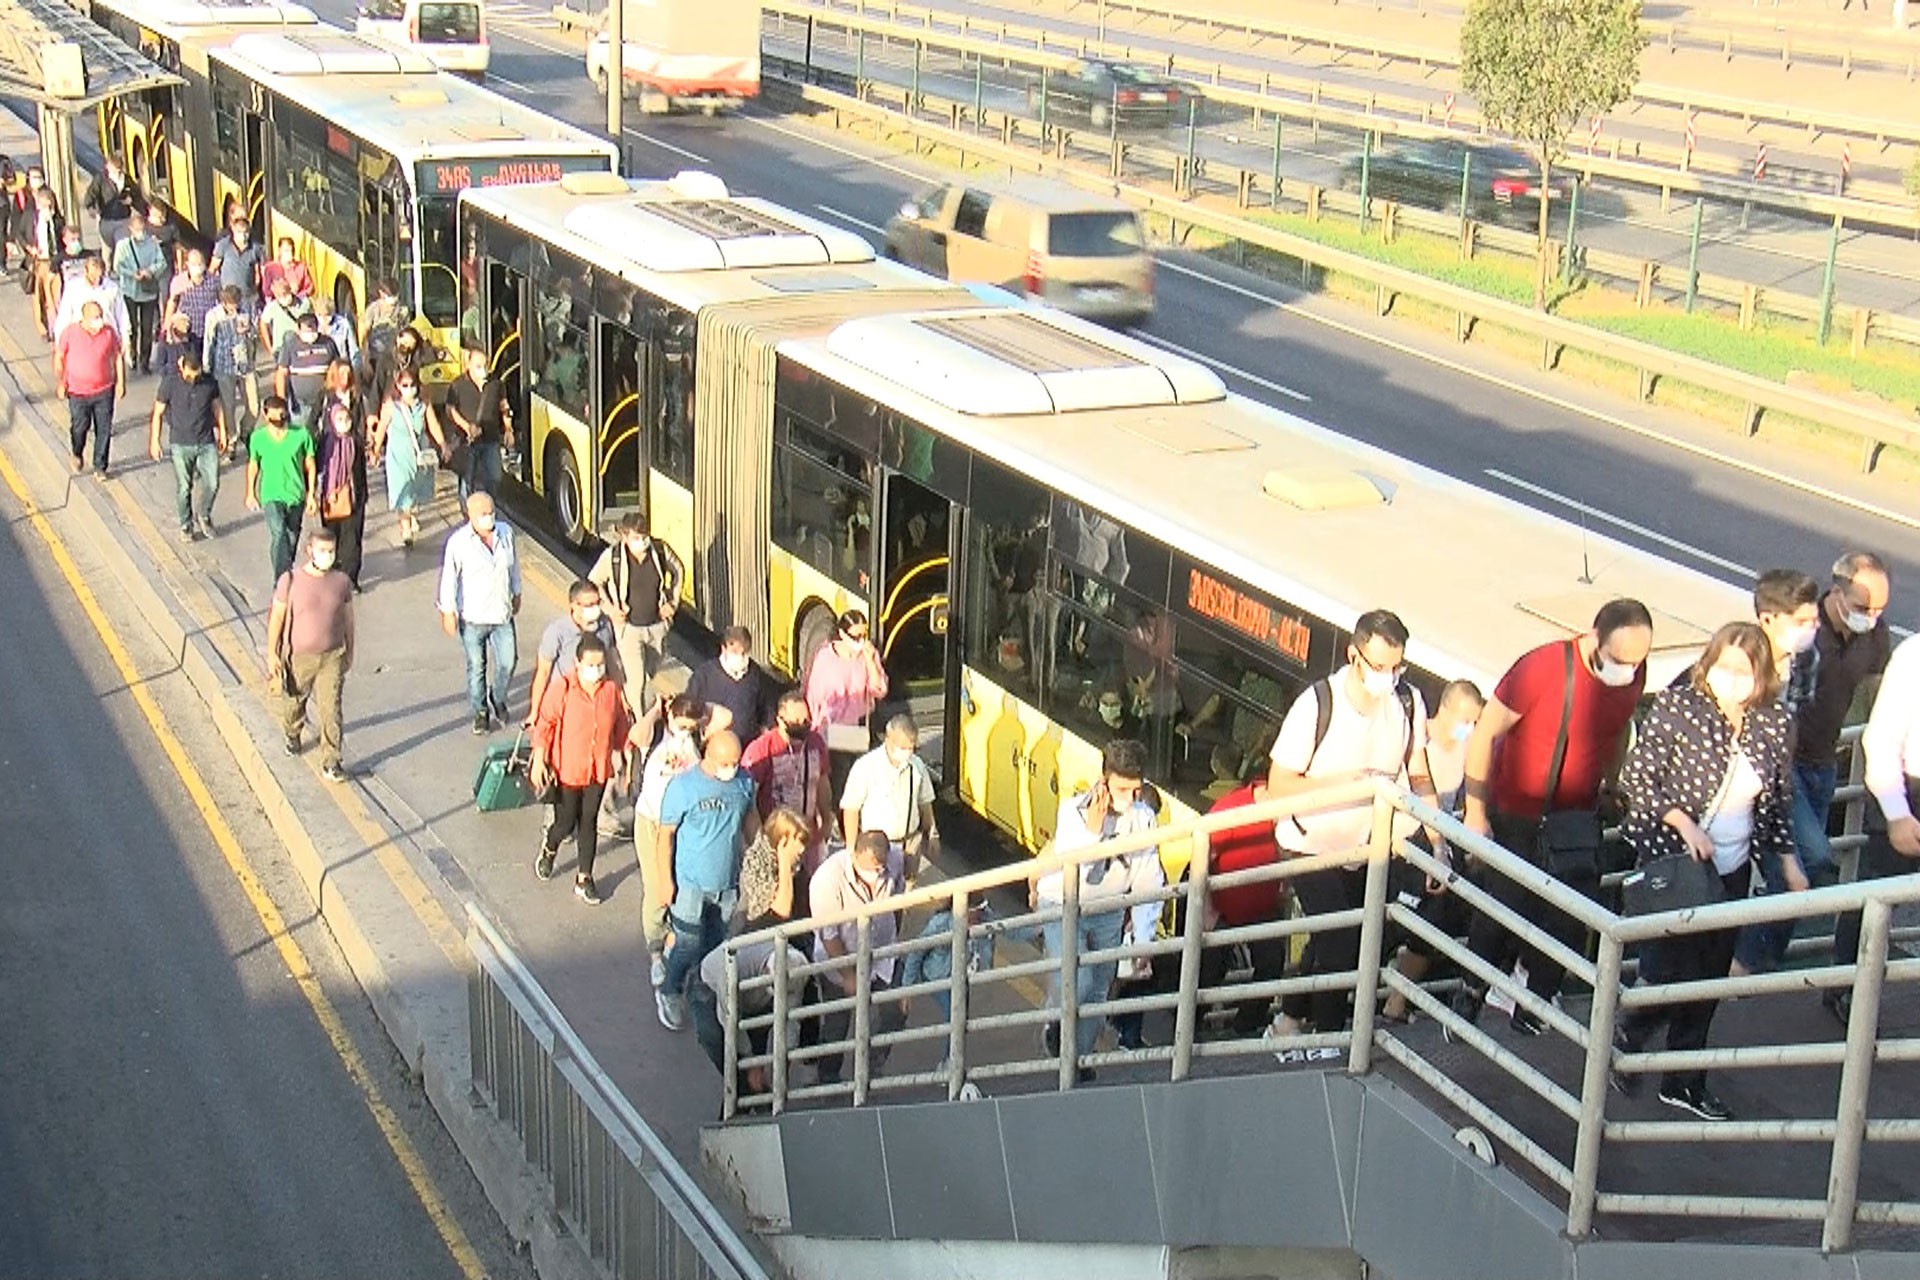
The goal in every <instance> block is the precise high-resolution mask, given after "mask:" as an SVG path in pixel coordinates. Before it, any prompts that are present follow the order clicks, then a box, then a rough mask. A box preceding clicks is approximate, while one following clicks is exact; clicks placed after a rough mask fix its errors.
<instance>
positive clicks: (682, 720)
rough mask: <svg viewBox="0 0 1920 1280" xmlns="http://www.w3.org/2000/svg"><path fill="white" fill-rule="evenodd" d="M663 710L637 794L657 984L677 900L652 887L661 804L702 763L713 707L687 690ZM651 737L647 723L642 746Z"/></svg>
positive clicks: (651, 973) (644, 911)
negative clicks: (703, 735) (670, 787)
mask: <svg viewBox="0 0 1920 1280" xmlns="http://www.w3.org/2000/svg"><path fill="white" fill-rule="evenodd" d="M662 710H663V713H664V715H663V719H664V724H663V725H662V727H661V731H660V741H659V742H658V743H657V744H656V745H655V746H654V747H653V749H652V750H651V751H648V752H647V753H646V763H645V766H644V768H643V769H642V771H641V777H640V785H639V786H638V787H636V788H635V789H634V796H633V852H634V860H635V862H636V863H637V864H638V865H639V868H640V886H641V890H642V896H641V906H640V925H641V934H642V935H643V937H644V938H645V940H646V944H647V956H648V961H649V963H648V967H647V977H648V980H649V981H650V982H652V984H653V985H654V986H655V987H659V986H660V985H662V984H663V983H665V982H666V980H667V961H666V954H667V904H668V903H669V902H671V901H672V899H673V895H672V894H671V893H670V892H668V891H667V890H665V889H656V888H651V887H649V886H651V885H653V883H654V876H655V875H656V874H657V873H656V871H655V868H654V853H655V849H656V846H657V845H658V843H659V835H660V806H661V803H662V802H663V801H665V800H666V798H667V784H668V783H670V782H672V781H673V780H674V779H675V778H677V777H679V776H680V775H681V774H683V773H685V772H686V771H687V770H689V769H691V768H693V767H694V766H695V765H697V764H699V763H700V754H701V747H700V727H701V723H702V722H703V721H704V720H705V719H706V716H707V709H706V708H705V707H704V706H702V705H701V704H700V703H698V702H696V701H694V700H693V699H692V698H689V697H687V696H686V695H685V694H678V695H675V696H674V697H673V698H671V699H669V700H668V701H667V703H666V705H665V707H664V708H662ZM649 737H650V733H649V727H648V726H645V725H643V726H642V727H641V729H640V730H638V731H637V736H636V738H635V743H636V745H638V746H641V747H643V748H644V747H645V745H646V743H647V741H648V739H649Z"/></svg>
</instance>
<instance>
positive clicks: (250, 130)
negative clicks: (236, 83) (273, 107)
mask: <svg viewBox="0 0 1920 1280" xmlns="http://www.w3.org/2000/svg"><path fill="white" fill-rule="evenodd" d="M253 92H254V102H253V104H252V105H251V106H250V107H249V108H248V110H247V125H246V130H245V132H244V134H243V135H242V142H243V144H244V146H245V148H246V151H245V154H244V155H243V156H242V157H241V159H242V161H243V162H244V163H245V165H246V175H245V180H246V188H245V191H246V194H245V195H243V196H242V197H241V200H242V202H243V203H244V204H245V206H246V213H247V221H248V222H250V223H252V224H253V239H254V243H256V244H264V245H269V246H270V245H271V244H272V243H273V241H272V240H271V239H270V237H271V236H272V234H273V232H272V228H270V227H268V226H267V173H268V166H269V165H270V164H272V162H273V157H272V156H271V155H269V154H268V152H269V150H270V147H271V144H272V139H273V127H272V126H271V125H270V124H268V123H267V117H266V112H265V104H264V103H263V102H262V101H260V86H258V85H254V86H253ZM227 221H228V219H226V218H224V217H223V218H222V219H221V222H222V225H223V226H224V225H225V223H226V222H227Z"/></svg>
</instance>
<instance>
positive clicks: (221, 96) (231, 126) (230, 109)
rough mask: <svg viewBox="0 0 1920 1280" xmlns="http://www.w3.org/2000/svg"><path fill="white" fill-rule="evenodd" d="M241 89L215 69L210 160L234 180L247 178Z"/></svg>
mask: <svg viewBox="0 0 1920 1280" xmlns="http://www.w3.org/2000/svg"><path fill="white" fill-rule="evenodd" d="M243 101H244V100H243V99H242V97H241V95H240V91H239V89H238V88H236V87H235V86H234V85H232V84H229V83H228V82H227V79H226V77H225V76H224V75H222V74H221V73H220V72H218V71H216V72H215V73H214V76H213V162H214V164H215V165H217V166H218V167H219V168H220V170H221V171H222V172H223V173H225V174H226V175H227V177H229V178H231V179H232V180H233V181H234V182H236V183H242V184H244V183H245V182H246V173H247V158H246V153H245V151H244V149H243V145H244V144H243V143H242V141H241V139H242V137H243V134H242V132H241V124H240V122H241V118H242V116H243V114H244V111H245V108H244V107H243V106H242V105H241V104H242V102H243Z"/></svg>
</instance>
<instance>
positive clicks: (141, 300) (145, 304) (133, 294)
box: [113, 213, 169, 373]
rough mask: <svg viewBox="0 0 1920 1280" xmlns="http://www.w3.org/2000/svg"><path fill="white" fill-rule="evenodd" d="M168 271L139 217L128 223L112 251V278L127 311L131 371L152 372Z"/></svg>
mask: <svg viewBox="0 0 1920 1280" xmlns="http://www.w3.org/2000/svg"><path fill="white" fill-rule="evenodd" d="M168 274H169V272H168V267H167V260H166V257H165V253H164V251H163V250H162V249H161V248H160V242H159V241H158V240H155V239H154V238H153V237H152V236H150V235H148V234H147V220H146V218H145V217H144V216H142V215H141V214H138V213H136V214H134V215H133V216H132V217H130V218H128V219H127V233H126V235H124V236H122V237H121V239H120V243H119V244H118V245H116V246H114V250H113V278H114V282H115V283H116V284H118V285H119V286H120V297H121V299H122V300H123V301H124V302H125V303H126V307H127V335H126V336H127V355H128V357H129V358H130V359H131V360H132V362H133V368H134V371H135V372H137V373H147V372H150V371H151V370H152V368H153V365H152V359H153V343H154V339H155V338H157V337H158V336H159V333H160V290H161V288H162V286H163V285H164V284H165V283H166V279H167V275H168Z"/></svg>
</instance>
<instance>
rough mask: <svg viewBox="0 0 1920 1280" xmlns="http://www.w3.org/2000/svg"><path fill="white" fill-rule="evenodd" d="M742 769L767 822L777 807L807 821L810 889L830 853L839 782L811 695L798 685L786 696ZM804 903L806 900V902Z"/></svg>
mask: <svg viewBox="0 0 1920 1280" xmlns="http://www.w3.org/2000/svg"><path fill="white" fill-rule="evenodd" d="M740 766H741V768H743V769H745V770H746V771H747V776H748V777H750V778H752V779H753V785H754V798H755V802H756V803H757V804H758V805H759V806H760V817H761V819H762V820H765V819H768V818H771V817H772V816H773V811H774V810H775V809H777V808H778V809H787V810H789V811H791V812H793V813H797V814H799V815H800V817H801V818H803V819H804V820H805V821H806V824H807V846H806V865H805V867H804V869H803V870H804V877H805V878H803V879H802V880H801V882H800V883H801V884H802V886H803V887H804V886H805V884H806V882H807V880H810V879H811V878H812V876H813V873H814V872H816V871H818V870H819V869H820V863H821V861H822V860H823V859H824V858H825V856H826V847H827V836H828V835H829V834H831V832H832V830H833V783H832V781H831V779H829V778H828V776H827V766H828V762H827V740H826V739H825V738H823V737H821V736H820V733H819V732H818V731H817V730H816V729H814V727H813V719H812V715H811V713H810V712H809V711H808V710H807V696H806V694H804V693H802V692H800V690H798V689H789V690H787V691H786V692H785V693H783V694H781V695H780V700H779V702H778V703H777V704H775V707H774V721H773V727H772V728H771V729H768V730H767V731H766V732H765V733H763V734H761V735H760V736H759V737H758V738H755V739H754V740H753V741H752V742H750V743H748V744H747V750H746V754H744V755H743V756H741V757H740ZM803 905H804V904H803Z"/></svg>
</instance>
